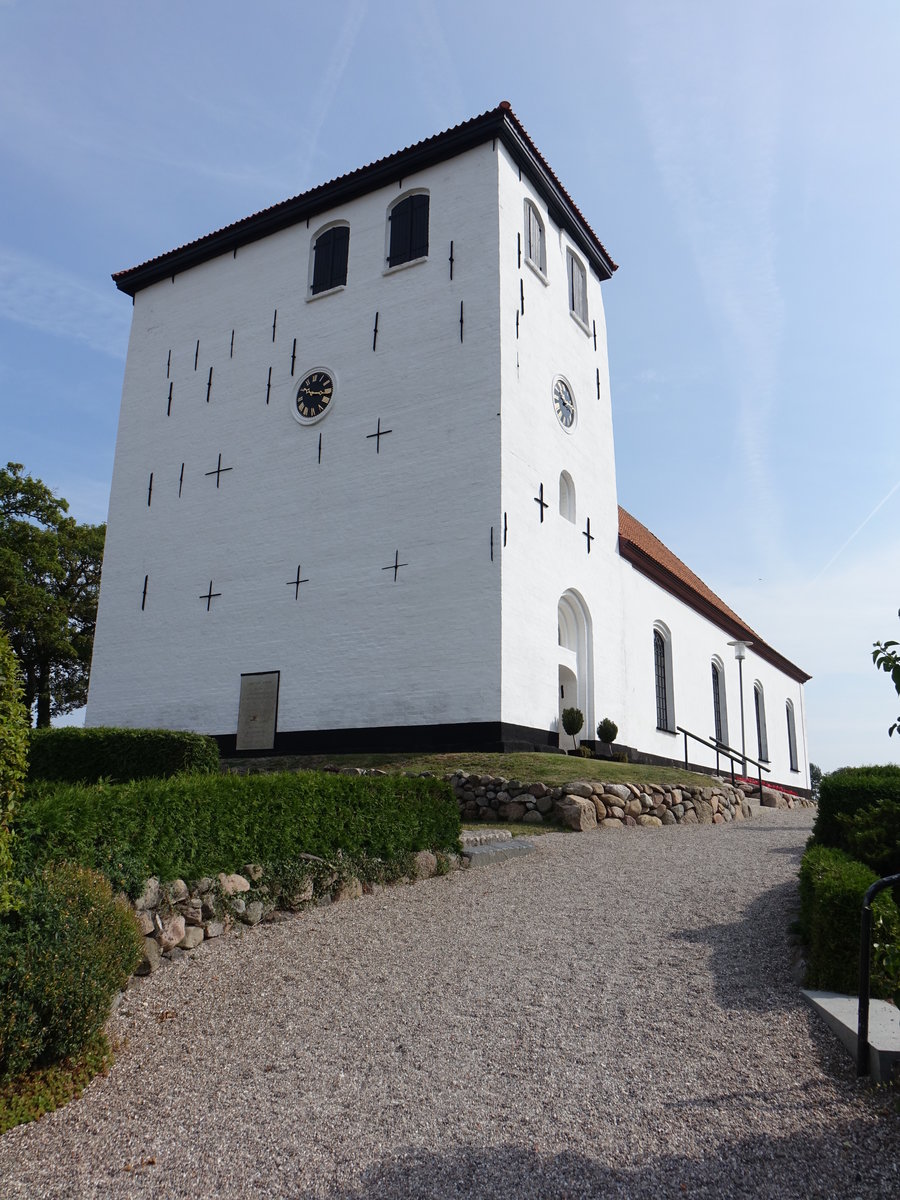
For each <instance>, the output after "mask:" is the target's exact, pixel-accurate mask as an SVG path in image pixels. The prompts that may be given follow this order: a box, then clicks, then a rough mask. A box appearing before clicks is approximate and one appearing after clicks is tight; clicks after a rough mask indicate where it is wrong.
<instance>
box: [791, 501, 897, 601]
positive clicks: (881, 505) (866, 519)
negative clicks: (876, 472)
mask: <svg viewBox="0 0 900 1200" xmlns="http://www.w3.org/2000/svg"><path fill="white" fill-rule="evenodd" d="M898 488H900V479H898V480H897V482H896V483H895V484H894V486H893V487H892V488H891V490H890V491H889V492H888V493H887V495H885V496H882V498H881V499H880V500H879V501H878V503H877V504H876V505H875V507H874V508H873V509H872V511H871V512H870V513H869V514H868V516H866V517H864V518H863V520H862V521H860V523H859V524H858V525H857V527H856V528H855V529H854V530H853V532H852V533H851V534H850V536H849V537H848V538H847V540H846V541H845V542H842V543H841V545H840V546H838V548H837V550H835V552H834V554H832V556H831V558H829V560H828V562H827V563H826V564H825V566H824V567H823V568H822V569H821V571H819V573H818V575H815V576H814V577H813V580H812V582H813V583H817V582H818V581H819V580H820V579H821V578H822V576H823V575H824V574H825V572H826V571H827V570H828V569H829V567H832V566H833V565H834V564H835V563H836V562H837V560H838V559H839V558H840V556H841V555H842V554H843V553H844V551H845V550H846V549H847V547H848V546H849V545H850V543H851V542H852V541H853V539H854V538H855V537H856V536H857V535H858V534H860V533H861V532H862V531H863V530H864V529H865V527H866V526H867V525H868V523H869V522H870V521H871V520H872V518H873V517H874V516H875V514H876V513H877V512H879V511H880V510H881V509H882V508H884V506H885V504H887V502H888V500H890V498H891V496H893V494H894V493H895V492H896V491H897V490H898Z"/></svg>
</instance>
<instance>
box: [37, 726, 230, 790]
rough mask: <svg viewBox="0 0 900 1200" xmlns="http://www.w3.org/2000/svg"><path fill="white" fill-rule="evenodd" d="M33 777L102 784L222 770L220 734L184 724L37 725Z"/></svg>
mask: <svg viewBox="0 0 900 1200" xmlns="http://www.w3.org/2000/svg"><path fill="white" fill-rule="evenodd" d="M29 759H30V768H29V773H28V777H29V779H54V780H60V781H65V782H68V783H96V782H97V781H98V780H99V779H109V780H112V781H114V782H117V783H124V782H126V781H127V780H130V779H151V778H160V779H165V778H168V777H170V776H172V775H177V774H179V773H180V772H183V771H186V772H189V773H191V774H204V773H210V772H213V771H218V769H219V748H218V746H217V745H216V742H215V739H214V738H211V737H206V736H205V735H204V734H201V733H188V732H186V731H184V730H178V729H113V728H96V729H79V728H75V727H71V726H70V727H67V728H62V729H36V730H34V731H33V732H32V734H31V745H30V750H29Z"/></svg>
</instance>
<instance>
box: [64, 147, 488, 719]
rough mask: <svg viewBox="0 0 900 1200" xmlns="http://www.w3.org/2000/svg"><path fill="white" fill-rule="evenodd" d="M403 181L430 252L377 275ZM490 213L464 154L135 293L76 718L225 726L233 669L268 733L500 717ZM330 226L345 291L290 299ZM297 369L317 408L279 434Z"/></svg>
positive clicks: (303, 288)
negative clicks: (317, 397)
mask: <svg viewBox="0 0 900 1200" xmlns="http://www.w3.org/2000/svg"><path fill="white" fill-rule="evenodd" d="M413 188H415V189H419V188H421V189H427V190H428V191H429V193H430V197H431V202H430V246H429V256H428V259H427V261H425V262H421V263H418V264H415V265H410V266H408V267H404V268H399V269H395V270H393V271H386V270H385V265H386V264H385V247H386V240H385V239H386V216H387V210H388V207H389V205H390V204H391V203H392V202H393V201H394V200H395V199H396V198H397V196H398V195H402V194H403V193H405V192H407V191H408V190H410V189H413ZM496 208H497V156H496V154H495V152H494V151H493V150H492V147H491V144H490V143H487V144H486V145H485V146H482V147H479V148H477V149H474V150H472V151H469V152H468V153H466V154H465V155H462V156H460V157H458V158H454V159H451V160H449V161H447V162H445V163H442V164H439V165H436V166H434V167H431V168H429V169H428V170H424V171H422V172H420V173H419V174H417V175H416V176H414V177H412V178H405V179H403V180H402V183H400V184H398V186H396V187H389V188H383V189H381V190H379V191H377V192H374V193H372V194H370V195H367V196H364V197H362V198H359V199H357V200H354V201H352V202H351V203H348V204H346V205H343V206H341V207H340V208H336V209H332V210H330V211H328V212H324V213H322V214H321V215H320V216H319V217H317V218H315V219H313V220H311V222H310V227H309V228H307V227H306V224H305V223H303V224H300V225H296V226H293V227H292V228H290V229H287V230H284V231H282V232H279V233H277V234H274V235H272V236H270V237H267V238H266V239H264V240H261V241H257V242H254V243H251V244H249V245H246V246H242V247H240V248H239V249H238V251H237V254H236V256H232V254H231V253H228V254H225V255H222V256H221V257H219V258H216V259H214V260H213V261H210V262H207V263H204V264H202V265H200V266H197V267H195V268H193V269H191V270H188V271H185V272H184V273H182V274H179V275H177V276H176V277H175V281H174V283H173V282H170V281H168V280H167V281H164V282H161V283H157V284H155V285H153V286H151V287H149V288H146V289H145V290H143V291H140V292H138V294H137V296H136V302H135V307H134V319H133V326H132V333H131V339H130V345H129V353H128V361H127V365H126V372H125V381H124V388H123V396H122V408H121V416H120V423H119V433H118V440H117V447H116V459H115V468H114V475H113V483H112V492H111V499H110V515H109V527H108V533H107V548H106V557H105V561H104V570H103V585H102V589H101V598H100V607H99V614H98V627H97V636H96V641H95V648H94V664H93V670H92V676H91V693H90V700H89V706H88V718H87V719H88V723H89V724H92V725H98V724H122V725H150V726H162V727H171V728H191V729H198V730H204V731H207V732H212V733H220V734H221V733H231V732H234V730H235V728H236V722H237V708H238V698H239V693H240V676H241V674H242V673H243V672H253V671H270V670H280V671H281V688H280V704H279V715H278V728H279V729H280V730H295V729H301V730H302V729H319V728H349V727H354V726H366V725H414V724H431V723H443V722H465V721H485V720H498V719H499V716H500V712H499V672H500V600H499V584H500V574H499V572H500V564H499V561H498V559H497V558H496V557H495V560H494V561H493V562H492V561H491V558H490V529H491V525H492V524H495V523H496V520H497V514H498V512H499V511H500V508H501V505H500V477H499V471H498V461H499V436H500V432H499V417H498V412H499V326H498V322H499V311H500V307H499V303H498V264H497V211H496ZM335 220H345V221H347V222H348V223H349V225H350V231H351V232H350V251H349V271H348V279H347V286H346V288H344V289H342V290H340V291H336V292H334V293H329V294H326V295H323V296H320V297H317V298H315V299H313V300H311V301H310V300H307V298H306V297H307V294H308V288H307V284H308V273H309V261H310V244H311V240H312V239H313V237H314V236H315V234H316V232H317V231H318V230H319V229H320V228H321V227H322V226H323V225H326V224H328V223H330V222H332V221H335ZM451 241H452V242H453V257H454V263H453V279H452V281H451V280H450V269H449V262H448V259H449V256H450V243H451ZM461 302H462V303H463V304H464V327H463V341H462V342H461V341H460V303H461ZM122 303H126V301H125V299H124V298H123V300H122ZM276 310H277V314H278V316H277V323H276V327H275V338H274V341H273V335H272V327H273V319H274V313H275V311H276ZM376 312H377V314H378V340H377V346H376V349H375V350H374V351H373V349H372V345H373V331H374V326H375V318H376ZM232 330H234V348H233V355H232V352H231V351H232V347H231V338H232ZM294 339H296V351H295V350H294ZM198 340H199V353H197V349H196V347H197V341H198ZM170 354H171V357H170ZM195 354H196V355H197V366H196V369H195ZM292 356H293V357H294V372H293V376H292V374H291V361H292ZM167 365H168V377H167ZM210 367H212V368H213V375H212V386H211V388H210V389H209V397H210V398H209V402H208V403H207V398H206V397H207V385H208V381H209V368H210ZM315 367H325V368H328V369H330V370H331V371H332V372H333V375H334V378H335V381H336V393H335V400H334V402H333V405H332V409H331V411H330V412H329V413H328V414H327V415H326V416H325V418H324V419H323V420H322V421H321V422H319V423H318V424H316V425H314V426H309V427H303V426H301V425H300V424H298V422H297V421H295V420H294V419H293V417H292V416H291V412H290V402H291V399H292V396H293V394H294V390H295V389H296V386H297V384H298V383H299V381H300V380H301V379H302V378H303V376H304V374H305V373H306V372H307V371H309V370H310V369H312V368H315ZM270 368H271V385H269V371H270ZM170 383H171V384H172V404H171V415H170V416H167V415H166V410H167V404H168V389H169V384H170ZM267 390H268V404H267V403H266V395H267ZM379 418H380V419H381V428H382V429H383V430H386V429H390V430H391V431H392V432H391V433H389V434H386V435H385V436H384V437H382V439H381V441H380V443H379V445H380V451H379V452H378V453H376V441H375V440H374V439H370V438H368V437H367V435H368V434H370V433H374V432H375V431H376V428H377V421H378V419H379ZM320 434H321V437H322V458H321V463H320V462H319V457H318V456H319V435H320ZM220 453H221V455H222V459H221V463H222V466H223V467H231V468H233V469H232V470H230V471H228V472H226V473H223V474H222V476H221V477H220V486H219V487H218V488H216V480H215V477H214V476H210V475H208V474H207V472H209V471H210V470H214V469H215V468H216V466H217V463H218V455H219V454H220ZM182 463H184V475H183V479H182V482H181V495H180V496H179V494H178V493H179V479H180V476H181V465H182ZM151 472H153V494H152V504H151V505H150V506H149V507H148V505H147V489H148V481H149V476H150V473H151ZM496 534H497V531H496V530H495V536H496ZM395 552H399V562H400V563H406V564H408V565H406V566H405V567H401V568H400V570H399V572H398V575H397V580H396V582H395V581H394V578H393V571H387V570H382V568H383V567H386V566H388V564H392V563H393V562H394V558H395ZM298 564H300V565H301V566H302V575H303V576H304V577H306V578H308V582H307V583H304V584H301V589H300V598H299V600H295V598H294V597H295V591H294V588H293V587H291V586H289V585H288V581H289V580H291V579H293V578H294V576H295V573H296V570H297V566H298ZM145 575H147V576H148V584H147V595H146V604H145V607H144V610H143V611H142V610H141V597H142V589H143V583H144V576H145ZM210 580H212V590H213V591H214V592H219V593H221V595H220V596H218V597H215V598H213V599H212V601H211V606H210V609H209V611H207V604H206V601H204V600H201V599H200V597H201V595H203V594H204V593H206V592H207V591H208V589H209V585H210Z"/></svg>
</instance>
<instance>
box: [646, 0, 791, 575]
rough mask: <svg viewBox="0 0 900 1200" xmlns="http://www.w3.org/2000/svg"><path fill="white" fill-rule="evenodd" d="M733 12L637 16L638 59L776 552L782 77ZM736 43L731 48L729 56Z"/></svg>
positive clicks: (769, 543)
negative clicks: (694, 19) (776, 227)
mask: <svg viewBox="0 0 900 1200" xmlns="http://www.w3.org/2000/svg"><path fill="white" fill-rule="evenodd" d="M729 12H730V15H729V13H725V12H723V14H722V15H721V17H720V18H719V19H718V20H719V22H724V23H725V24H724V26H721V25H720V26H719V27H714V25H715V24H716V23H715V22H712V23H711V24H710V25H709V26H708V27H707V28H706V30H705V32H698V28H697V26H696V24H695V23H683V22H682V20H681V15H680V10H675V9H671V10H668V14H669V15H661V16H660V19H659V21H658V22H657V23H656V25H654V26H648V25H647V24H646V22H645V21H643V20H642V19H641V17H640V16H639V15H637V14H635V15H633V17H632V28H633V39H634V44H635V46H636V47H637V49H636V50H635V52H634V54H633V56H632V59H631V63H632V68H633V71H634V77H635V84H636V91H637V93H638V99H639V102H640V104H641V106H642V109H643V112H644V120H645V124H646V128H647V132H648V136H649V140H650V144H651V150H652V153H653V156H654V159H655V161H656V164H657V168H658V170H659V173H660V176H661V178H662V180H663V184H664V186H665V188H666V192H667V194H668V196H669V199H670V202H671V205H672V209H673V212H674V213H675V215H676V217H677V219H678V221H679V223H680V225H681V227H682V230H683V232H684V235H685V237H686V240H687V243H688V246H689V248H690V252H691V255H692V257H693V260H694V265H695V269H696V271H697V275H698V277H699V280H700V283H701V286H702V289H703V292H704V294H705V297H706V302H707V306H708V308H709V311H710V313H711V314H712V315H713V317H714V319H716V320H717V321H718V323H719V328H720V330H721V333H722V337H723V339H724V340H725V341H726V342H727V343H728V357H729V359H730V360H731V361H732V362H734V363H735V365H736V368H737V370H736V372H735V383H734V392H735V394H736V396H737V398H738V405H739V408H738V413H737V426H736V440H737V442H738V444H739V446H740V452H741V465H742V468H743V470H744V471H745V472H746V478H747V489H746V491H747V493H748V494H750V495H752V496H753V506H754V519H753V521H752V522H751V523H750V530H751V536H754V537H756V538H757V540H758V543H759V545H758V547H757V549H758V552H759V553H760V554H765V555H766V557H769V556H770V554H771V552H772V547H773V542H774V544H775V545H776V546H778V545H779V544H780V542H781V539H780V538H778V537H777V530H778V527H779V526H780V523H781V520H780V508H779V505H778V500H777V495H776V490H775V488H774V486H773V481H772V478H771V473H770V467H769V463H768V459H769V455H770V452H771V426H772V416H773V412H774V406H775V397H776V394H777V388H778V379H779V371H778V364H779V355H780V342H781V336H782V330H783V323H784V302H783V298H782V295H781V291H780V288H779V284H778V278H777V271H776V267H775V262H776V255H775V237H774V231H773V202H774V197H775V192H776V183H777V171H776V166H775V162H776V151H777V144H778V129H779V121H780V109H781V87H780V79H781V73H780V70H779V69H778V65H777V64H772V63H771V62H770V61H769V60H770V59H771V54H772V53H773V51H772V48H771V47H770V46H769V45H768V43H766V41H765V33H764V31H765V29H766V28H767V25H766V22H765V21H763V22H760V21H759V20H758V14H754V15H753V16H752V17H749V18H741V17H740V16H737V15H735V14H734V13H733V12H731V10H729ZM729 42H730V43H731V44H733V46H734V49H733V52H732V53H730V54H727V55H725V56H723V55H722V54H721V48H722V45H723V44H725V45H727V44H729ZM663 61H664V62H665V64H666V69H665V70H662V69H661V63H662V62H663ZM673 75H674V77H675V82H674V83H673ZM673 87H675V88H677V90H678V92H679V101H680V102H679V103H678V104H673V103H672V90H673ZM773 533H775V534H776V536H775V537H774V538H773Z"/></svg>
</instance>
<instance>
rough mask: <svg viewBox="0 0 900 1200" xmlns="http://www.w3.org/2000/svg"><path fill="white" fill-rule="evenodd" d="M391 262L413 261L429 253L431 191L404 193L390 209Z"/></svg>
mask: <svg viewBox="0 0 900 1200" xmlns="http://www.w3.org/2000/svg"><path fill="white" fill-rule="evenodd" d="M388 221H389V222H390V239H389V248H388V266H389V267H396V266H399V265H400V263H407V262H413V261H414V260H415V259H417V258H426V257H427V255H428V193H427V192H413V194H412V195H411V196H404V197H403V199H402V200H398V201H397V203H396V204H395V205H394V206H393V208H392V209H391V210H390V212H389V213H388Z"/></svg>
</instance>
